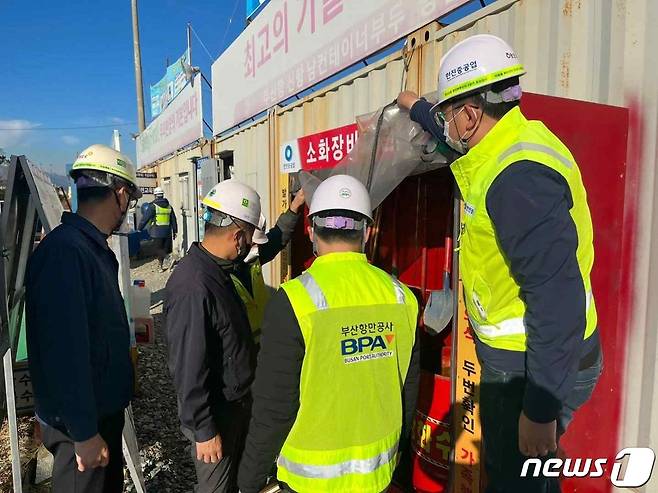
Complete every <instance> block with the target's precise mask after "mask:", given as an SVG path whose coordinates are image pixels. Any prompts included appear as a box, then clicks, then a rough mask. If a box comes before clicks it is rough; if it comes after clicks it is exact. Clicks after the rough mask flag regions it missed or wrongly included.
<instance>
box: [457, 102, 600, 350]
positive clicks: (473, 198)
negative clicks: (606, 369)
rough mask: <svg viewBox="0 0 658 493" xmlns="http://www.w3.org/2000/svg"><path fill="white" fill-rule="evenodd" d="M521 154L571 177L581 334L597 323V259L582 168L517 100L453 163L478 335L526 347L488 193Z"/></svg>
mask: <svg viewBox="0 0 658 493" xmlns="http://www.w3.org/2000/svg"><path fill="white" fill-rule="evenodd" d="M521 160H530V161H534V162H537V163H541V164H543V165H545V166H548V167H549V168H551V169H553V170H555V171H557V172H558V173H560V175H562V176H563V177H564V179H565V180H566V182H567V184H568V185H569V189H570V190H571V196H572V198H573V207H572V208H571V210H570V213H571V217H572V219H573V221H574V224H575V226H576V231H577V234H578V248H577V250H576V257H577V260H578V265H579V267H580V274H581V276H582V279H583V285H584V289H585V293H586V300H587V303H586V311H587V313H586V320H587V323H586V329H585V334H584V338H585V339H587V338H588V337H589V336H591V335H592V333H593V332H594V330H595V329H596V323H597V318H596V307H595V304H594V298H593V296H592V281H591V279H590V273H591V271H592V265H593V263H594V245H593V231H592V219H591V216H590V211H589V207H588V205H587V193H586V191H585V187H584V186H583V181H582V178H581V175H580V170H579V169H578V165H577V164H576V161H575V160H574V158H573V156H572V155H571V153H570V152H569V149H567V147H566V146H565V145H564V144H563V143H562V142H560V140H559V139H558V138H557V137H556V136H555V135H554V134H553V133H551V131H550V130H548V128H546V126H544V124H543V123H541V122H539V121H529V120H527V119H526V118H525V117H524V116H523V114H522V113H521V110H520V109H519V108H514V109H513V110H511V111H509V112H508V113H507V114H506V115H505V116H504V117H503V118H502V119H501V120H500V121H499V122H498V123H496V125H495V126H494V127H493V128H492V129H491V131H490V132H489V133H488V134H487V135H486V136H485V137H484V138H483V139H482V140H481V141H480V142H479V143H478V144H477V145H476V146H474V147H473V149H471V150H470V151H469V152H468V154H466V155H465V156H463V157H461V158H460V159H458V160H457V161H455V162H454V163H453V164H452V165H451V169H452V171H453V174H454V175H455V179H456V180H457V184H458V185H459V188H460V190H461V193H462V196H463V198H464V202H465V204H464V211H465V212H464V214H463V217H462V224H461V235H460V239H459V269H460V273H461V276H462V281H463V286H464V297H465V299H466V308H467V311H468V316H469V319H470V321H471V324H472V326H473V329H474V330H475V332H476V333H477V336H478V338H479V339H480V340H481V341H482V342H483V343H485V344H487V345H489V346H491V347H493V348H497V349H506V350H511V351H525V350H526V327H525V322H524V316H525V312H526V307H525V304H524V302H523V300H522V299H521V297H520V288H519V285H518V284H517V282H516V281H515V280H514V278H513V277H512V274H511V272H510V269H509V265H508V261H507V259H506V258H505V255H504V254H503V252H502V251H501V250H500V247H499V245H498V241H497V238H496V231H495V228H494V225H493V223H492V221H491V218H490V217H489V214H488V212H487V206H486V197H487V191H488V190H489V187H490V186H491V184H492V183H493V182H494V180H495V179H496V177H497V176H498V175H499V174H500V173H502V171H503V170H504V169H505V168H507V167H508V166H510V165H511V164H513V163H516V162H518V161H521ZM555 309H556V310H559V307H555Z"/></svg>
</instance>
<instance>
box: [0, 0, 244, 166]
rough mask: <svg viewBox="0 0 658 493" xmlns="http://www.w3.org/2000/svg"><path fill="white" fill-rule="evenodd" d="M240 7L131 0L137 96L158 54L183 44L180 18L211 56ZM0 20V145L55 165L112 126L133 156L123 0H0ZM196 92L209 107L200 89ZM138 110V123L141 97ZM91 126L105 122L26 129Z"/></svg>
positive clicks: (234, 1) (237, 0) (227, 2)
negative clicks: (139, 78) (136, 18)
mask: <svg viewBox="0 0 658 493" xmlns="http://www.w3.org/2000/svg"><path fill="white" fill-rule="evenodd" d="M234 10H235V12H236V14H235V17H234V19H233V22H232V23H231V24H230V25H229V24H228V21H229V18H230V17H231V14H232V13H233V12H234ZM244 12H245V1H244V0H187V1H186V0H158V1H156V0H142V1H141V2H139V15H140V36H141V45H142V65H143V69H142V70H143V78H144V87H145V91H144V97H145V101H146V102H148V100H149V92H148V87H149V84H153V83H155V82H157V81H158V80H159V79H160V78H161V77H162V76H163V75H164V73H165V68H166V59H167V57H169V59H170V61H173V60H175V59H176V58H177V57H178V56H180V55H181V54H182V52H183V51H184V50H185V48H186V34H185V28H186V25H187V22H188V21H189V22H191V23H192V26H193V28H194V30H195V31H196V33H197V34H198V35H199V37H200V38H201V40H202V41H203V43H204V44H205V46H206V47H207V48H208V50H209V51H210V53H211V54H212V55H213V56H214V57H215V58H216V57H217V56H218V55H219V53H220V52H221V51H223V49H224V48H226V46H228V45H229V44H230V43H231V42H232V41H233V39H235V37H237V35H238V34H239V33H240V31H241V30H242V28H243V27H244ZM0 25H1V26H2V31H3V32H2V42H1V43H0V58H2V60H3V66H4V69H3V70H2V72H3V75H2V77H0V147H2V148H4V149H5V151H6V152H9V153H13V154H26V155H27V156H28V157H29V158H30V159H32V160H33V161H36V162H38V163H40V164H42V165H45V166H46V167H49V165H51V164H52V165H54V170H55V171H59V172H62V170H63V169H64V164H65V163H69V162H72V161H73V159H75V156H76V154H77V152H78V151H80V150H82V149H83V148H84V147H86V146H87V145H90V144H92V143H96V142H101V143H107V144H110V142H111V138H112V129H113V125H116V128H118V129H119V130H120V131H121V134H122V139H121V143H122V150H124V151H125V152H127V153H128V154H129V155H131V156H132V157H133V158H134V153H135V145H134V142H133V140H132V139H131V137H130V134H131V133H132V132H136V130H137V124H136V121H137V114H136V104H135V75H134V68H133V38H132V24H131V14H130V0H93V1H89V0H65V1H52V0H50V1H48V0H36V1H25V0H3V1H0ZM227 26H228V30H227ZM225 32H226V36H225V38H224V33H225ZM223 38H224V42H223V43H222V39H223ZM192 50H193V60H192V61H193V63H194V65H198V66H200V67H201V69H202V70H203V72H204V74H205V75H206V76H207V77H208V79H210V65H211V59H210V57H209V56H208V54H207V53H206V51H205V50H204V48H203V47H202V46H201V45H200V43H199V41H198V40H197V39H196V38H195V37H194V36H192ZM203 96H204V104H205V106H207V109H209V107H210V91H204V95H203ZM204 113H206V114H207V115H208V116H207V117H206V120H207V121H208V123H211V122H210V120H209V112H206V111H204ZM146 115H147V122H148V118H149V117H150V111H149V108H148V104H147V108H146ZM94 125H109V126H108V127H106V128H98V129H69V130H29V129H31V128H51V127H58V128H59V127H80V126H94ZM8 128H11V129H14V130H11V131H10V130H6V129H8ZM3 129H4V130H3Z"/></svg>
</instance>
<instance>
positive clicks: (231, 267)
mask: <svg viewBox="0 0 658 493" xmlns="http://www.w3.org/2000/svg"><path fill="white" fill-rule="evenodd" d="M193 246H196V247H197V250H199V253H201V254H202V255H203V256H205V257H207V258H208V259H210V260H211V261H212V263H213V264H214V265H216V266H218V267H219V268H220V269H222V271H223V272H226V273H227V274H232V273H233V272H234V271H235V270H236V269H235V262H233V261H231V260H226V259H223V258H221V257H218V256H216V255H213V254H212V253H210V252H209V251H208V250H207V249H206V248H205V247H204V246H203V245H202V244H201V243H193Z"/></svg>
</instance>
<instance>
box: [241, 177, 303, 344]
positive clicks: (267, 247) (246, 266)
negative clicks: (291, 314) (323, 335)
mask: <svg viewBox="0 0 658 493" xmlns="http://www.w3.org/2000/svg"><path fill="white" fill-rule="evenodd" d="M304 200H305V198H304V191H303V190H300V191H299V192H298V193H297V194H296V195H295V197H294V198H293V200H292V202H291V203H290V208H289V209H288V210H287V211H286V212H284V213H283V214H281V215H280V216H279V219H278V221H277V222H276V224H275V225H274V227H273V228H272V229H270V230H269V231H268V232H267V234H265V230H266V229H267V224H266V221H265V216H263V214H261V215H260V220H259V222H258V228H256V230H255V231H254V245H253V246H252V248H251V250H250V251H249V252H248V253H247V254H246V255H241V256H240V257H239V258H238V259H236V260H235V261H234V262H233V264H232V268H231V280H232V281H233V284H234V285H235V289H236V291H237V292H238V296H240V299H241V300H242V302H243V303H244V306H245V308H246V310H247V316H248V317H249V325H250V326H251V332H252V335H253V337H254V342H255V343H256V345H258V344H259V343H260V334H261V327H262V326H263V315H264V313H265V305H266V304H267V302H268V300H269V299H270V294H271V291H272V289H271V288H269V287H268V286H266V285H265V279H264V278H263V265H265V264H267V263H268V262H271V261H272V260H274V258H275V257H276V256H277V255H278V254H279V252H281V250H283V249H284V248H285V246H286V245H287V244H288V242H289V241H290V238H291V237H292V234H293V232H294V230H295V226H296V225H297V220H298V219H299V212H300V210H301V209H302V207H303V205H304Z"/></svg>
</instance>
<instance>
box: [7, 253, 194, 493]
mask: <svg viewBox="0 0 658 493" xmlns="http://www.w3.org/2000/svg"><path fill="white" fill-rule="evenodd" d="M169 275H170V272H164V273H163V272H160V270H159V268H158V263H157V260H149V259H147V260H138V261H136V262H134V263H133V264H132V265H131V279H143V280H145V281H146V285H147V286H148V287H149V288H150V289H151V293H152V295H151V305H152V306H153V305H155V304H157V303H158V302H159V301H161V300H162V296H163V293H164V286H165V283H166V282H167V279H168V278H169ZM151 315H152V316H153V318H154V324H155V343H154V344H151V345H140V346H139V347H138V352H139V359H138V370H137V379H138V392H137V395H136V397H135V399H134V400H133V404H132V406H133V414H134V417H135V428H136V430H137V441H138V443H139V448H140V455H141V458H142V470H143V473H144V478H145V480H146V488H147V491H149V492H153V493H188V492H192V489H193V484H194V482H195V472H194V464H193V463H192V460H191V458H190V445H189V442H188V440H187V439H185V437H183V435H182V434H181V432H180V428H179V422H178V415H177V410H176V394H175V392H174V388H173V384H172V380H171V377H170V376H169V372H168V370H167V348H166V345H165V341H164V335H163V315H162V304H160V305H159V306H157V307H156V308H154V309H153V310H152V311H151ZM34 423H35V420H34V418H29V417H23V418H20V419H19V440H20V450H21V462H22V464H23V469H24V471H25V470H26V468H27V464H28V462H29V461H30V459H32V458H33V457H34V456H35V454H36V452H37V444H38V441H37V440H35V439H34V438H33V435H34ZM126 478H127V479H126V481H125V487H124V491H125V492H130V491H134V487H133V484H132V481H131V480H130V479H129V474H128V471H127V469H126ZM11 490H12V483H11V461H10V451H9V435H8V426H7V421H6V420H5V421H4V422H3V423H2V428H1V430H0V493H10V492H11ZM24 491H26V490H25V489H24ZM47 491H50V484H49V481H45V482H44V483H42V484H41V485H39V486H37V487H32V489H31V490H30V492H31V493H42V492H43V493H45V492H47Z"/></svg>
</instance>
